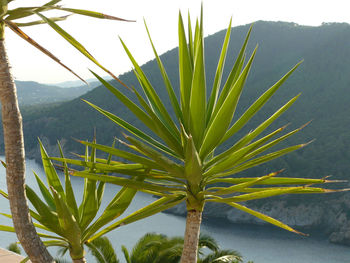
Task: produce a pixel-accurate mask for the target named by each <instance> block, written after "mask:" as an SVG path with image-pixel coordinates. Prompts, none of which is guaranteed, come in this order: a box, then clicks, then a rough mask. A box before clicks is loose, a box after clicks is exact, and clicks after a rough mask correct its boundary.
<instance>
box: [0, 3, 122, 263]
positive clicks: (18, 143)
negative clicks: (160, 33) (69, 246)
mask: <svg viewBox="0 0 350 263" xmlns="http://www.w3.org/2000/svg"><path fill="white" fill-rule="evenodd" d="M14 1H15V0H0V103H1V105H2V123H3V130H4V144H5V155H6V163H7V169H6V178H7V187H8V194H9V200H10V208H11V213H12V215H13V222H14V226H15V229H16V232H17V237H18V239H19V241H20V242H21V244H22V246H23V248H24V250H25V252H26V253H27V254H28V255H29V256H30V258H31V260H32V262H33V263H35V262H45V263H47V262H51V261H52V258H51V256H50V255H49V253H48V252H47V250H46V249H45V247H44V246H43V244H42V243H41V241H40V239H39V238H38V237H37V235H36V233H35V228H34V226H33V224H32V222H31V220H30V217H29V216H28V215H29V210H28V206H27V201H26V197H25V192H24V185H25V176H24V174H25V154H24V142H23V129H22V117H21V113H20V110H19V108H18V101H17V92H16V86H15V83H14V81H13V77H12V75H11V72H10V64H9V61H8V57H7V53H6V49H5V28H6V27H7V28H10V29H11V30H12V31H14V32H15V33H16V34H17V35H18V36H19V37H21V38H22V39H24V40H25V41H27V42H28V43H29V44H31V45H33V46H34V47H36V48H37V49H39V50H40V51H42V52H43V53H44V54H45V55H47V56H49V57H50V58H52V59H53V60H54V61H56V62H57V63H59V64H60V65H61V66H63V67H64V68H66V69H68V70H69V71H71V72H72V73H73V74H74V75H76V76H77V77H78V78H80V77H79V76H78V75H77V74H75V73H74V72H73V71H72V70H71V69H69V68H68V67H67V66H66V65H64V64H63V63H62V62H61V61H60V60H59V59H58V58H57V57H55V56H54V55H53V54H52V53H51V52H49V51H48V50H47V49H45V48H44V47H42V46H41V45H39V44H38V43H37V42H36V41H34V40H33V39H32V38H31V37H29V36H28V35H27V34H26V33H24V32H23V31H22V29H21V28H23V27H27V26H35V25H39V24H45V23H46V24H48V25H50V26H51V27H52V28H53V29H54V30H55V31H57V32H58V33H59V34H60V35H61V36H62V37H63V38H65V39H66V40H67V41H68V42H69V43H71V44H72V45H73V46H74V47H75V48H77V49H78V50H79V51H80V52H81V53H82V54H84V55H85V56H86V57H88V58H89V59H91V60H92V61H94V62H95V63H96V64H99V63H98V62H97V61H96V59H95V58H94V57H93V56H92V55H91V54H90V53H89V52H88V51H87V50H86V49H84V48H83V47H82V45H81V44H80V43H79V42H78V41H76V40H75V39H74V38H73V37H72V36H70V35H69V34H68V33H67V32H65V31H64V30H63V29H62V28H60V27H59V26H57V24H55V23H54V21H61V20H65V19H66V18H67V17H68V16H61V17H54V18H51V19H50V18H47V17H45V16H44V15H43V13H44V12H46V11H50V10H61V11H64V12H66V13H69V14H79V15H84V16H90V17H94V18H101V19H112V20H123V21H126V20H124V19H121V18H118V17H113V16H109V15H105V14H102V13H98V12H94V11H88V10H81V9H72V8H64V7H61V6H59V5H57V4H58V3H59V2H60V1H61V0H52V1H49V2H48V3H46V4H44V5H42V6H31V7H18V8H14V9H11V8H9V6H11V4H12V3H13V2H14ZM32 16H37V17H39V20H33V21H30V22H25V23H22V22H21V21H18V20H20V19H21V18H28V17H32ZM100 67H101V68H102V69H104V70H105V71H107V72H109V71H108V70H107V69H106V68H104V67H102V66H101V65H100ZM109 73H110V72H109ZM112 75H113V74H112ZM113 76H114V75H113ZM80 79H81V78H80ZM116 79H117V78H116Z"/></svg>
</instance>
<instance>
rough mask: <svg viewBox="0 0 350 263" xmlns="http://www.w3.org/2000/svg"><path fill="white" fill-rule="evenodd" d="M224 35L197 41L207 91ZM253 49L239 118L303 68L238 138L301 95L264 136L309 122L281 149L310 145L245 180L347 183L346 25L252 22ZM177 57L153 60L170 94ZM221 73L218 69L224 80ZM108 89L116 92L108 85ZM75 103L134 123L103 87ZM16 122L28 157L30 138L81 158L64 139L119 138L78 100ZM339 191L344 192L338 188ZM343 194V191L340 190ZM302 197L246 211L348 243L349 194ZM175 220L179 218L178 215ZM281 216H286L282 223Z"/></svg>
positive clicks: (232, 49) (151, 68)
mask: <svg viewBox="0 0 350 263" xmlns="http://www.w3.org/2000/svg"><path fill="white" fill-rule="evenodd" d="M247 30H248V25H246V26H240V27H235V28H233V29H232V39H231V42H230V46H229V51H228V54H229V55H228V58H227V60H226V61H227V65H228V66H227V67H226V69H228V68H229V65H230V64H232V63H233V61H234V57H235V56H236V54H237V53H238V49H239V47H240V45H241V43H242V42H243V39H244V36H245V34H246V32H247ZM224 35H225V32H224V31H221V32H218V33H216V34H213V35H211V36H208V37H207V38H206V40H205V46H206V69H207V71H208V72H209V74H208V76H207V77H208V79H207V84H208V87H210V86H211V83H212V80H213V75H214V74H215V68H216V65H217V61H218V57H219V52H220V49H221V46H222V41H223V39H224ZM126 42H127V39H126ZM257 43H259V50H258V53H257V56H256V59H255V62H254V65H253V68H252V71H251V73H250V76H249V79H248V81H247V83H246V87H245V90H244V92H243V94H242V97H241V101H240V104H239V105H238V111H239V112H243V111H244V110H245V109H246V108H247V106H249V105H250V104H251V103H252V102H253V101H254V100H255V99H256V98H257V97H258V96H259V95H260V94H262V93H263V92H264V91H265V90H266V89H267V88H268V87H269V86H271V85H272V84H273V83H274V82H275V81H277V80H278V79H279V78H280V77H281V76H282V75H284V73H286V72H287V71H288V70H289V69H290V68H291V67H292V66H293V65H295V64H296V63H297V62H299V61H300V60H302V59H304V63H303V64H302V66H301V67H300V68H299V69H298V70H297V71H296V72H295V73H294V74H293V76H292V77H291V78H290V79H289V80H288V81H287V82H286V84H285V85H284V87H282V88H281V90H280V91H279V92H278V93H277V94H276V95H275V96H274V98H273V99H272V101H271V102H270V103H269V104H267V105H266V106H265V107H264V108H263V109H262V110H261V112H260V113H259V114H257V116H256V117H255V118H254V119H253V120H252V121H251V122H250V123H249V124H248V125H247V126H246V127H245V131H244V132H248V131H249V130H251V129H253V128H254V127H256V126H257V125H258V124H259V123H260V122H261V121H262V120H264V119H266V118H267V117H268V116H269V115H270V114H271V113H272V112H274V111H275V110H276V109H278V107H279V106H281V105H283V104H284V103H285V102H286V101H288V100H289V99H290V98H291V97H293V96H295V95H297V94H298V93H300V92H301V93H302V96H301V97H300V99H299V100H298V101H297V102H296V103H295V105H293V107H292V108H291V109H290V110H289V111H288V112H287V113H286V114H284V115H283V116H282V117H281V118H280V119H278V121H277V122H276V123H275V125H274V126H273V127H271V129H274V128H277V127H280V126H283V125H285V124H287V123H290V122H291V125H290V126H289V130H291V129H293V128H296V127H300V126H302V125H303V124H305V123H306V122H308V121H310V120H312V123H311V124H310V125H308V126H307V127H306V128H305V129H304V130H303V131H302V132H300V133H299V134H297V135H296V136H294V137H292V138H291V139H289V141H288V142H286V145H293V144H297V143H303V142H308V141H311V140H313V139H316V141H315V142H313V143H312V144H310V145H309V146H308V147H306V148H304V149H302V150H300V151H297V152H295V153H292V154H290V155H288V156H286V157H284V158H280V159H278V160H276V161H274V162H271V163H269V164H267V165H262V166H259V167H257V168H254V169H251V170H249V171H247V172H246V173H245V175H247V176H249V175H253V174H260V175H263V174H266V173H269V172H271V171H275V170H280V169H281V168H286V172H285V173H286V175H289V176H293V177H297V176H301V177H310V178H316V177H317V178H319V177H324V176H328V175H333V177H332V178H333V179H347V178H348V173H349V172H348V171H349V167H350V162H349V159H350V132H349V131H350V118H349V116H350V109H349V107H348V105H349V101H350V74H349V72H350V63H349V58H350V45H349V43H350V25H348V24H338V23H327V24H323V25H322V26H319V27H309V26H300V25H297V24H295V23H283V22H263V21H259V22H256V23H255V25H254V29H253V32H252V36H251V39H250V44H249V48H248V50H249V52H251V51H252V49H253V48H254V47H255V45H256V44H257ZM145 44H146V43H145ZM177 52H178V51H177V49H173V50H170V51H168V52H166V53H165V54H163V55H162V56H161V59H162V60H163V62H164V64H165V67H166V69H167V72H168V74H169V77H170V79H171V81H172V84H173V85H174V86H175V87H176V86H178V62H177V57H178V53H177ZM143 69H144V71H145V72H146V74H147V75H148V77H149V80H150V81H151V82H152V84H153V85H154V86H155V87H157V91H158V92H159V94H160V97H161V98H162V99H163V100H164V101H165V102H167V101H168V98H167V95H166V91H165V88H164V86H163V83H162V80H161V77H160V73H159V71H158V69H157V66H156V62H155V61H150V62H148V63H146V64H145V65H143ZM227 74H228V72H227V70H226V71H225V75H226V76H227ZM120 77H121V79H122V80H123V81H124V82H125V83H127V84H128V85H129V86H135V87H138V84H137V81H136V79H135V77H134V76H133V74H132V72H129V73H126V74H124V75H122V76H120ZM113 84H115V85H116V86H117V87H119V88H120V89H124V87H122V86H120V85H118V84H116V83H114V82H113ZM81 98H84V99H86V100H88V101H91V102H92V103H94V104H96V105H99V106H101V107H103V108H104V109H106V110H108V111H111V112H113V113H115V114H117V115H119V116H123V118H125V119H126V120H128V121H131V122H133V123H135V122H136V120H135V118H134V117H133V116H132V115H130V114H129V113H128V111H127V110H126V109H125V108H124V107H123V106H122V105H121V104H120V103H118V102H117V101H116V100H115V98H113V96H111V94H110V93H109V92H108V91H107V90H106V89H105V88H103V87H98V88H96V89H93V90H91V91H90V92H88V93H86V94H85V95H83V96H82V97H81ZM165 104H166V105H168V104H169V103H165ZM237 116H239V114H237ZM23 118H24V134H25V142H26V149H27V153H28V155H29V156H35V155H37V141H36V137H37V136H40V137H41V138H43V139H44V141H45V144H46V146H47V147H48V148H50V149H52V150H53V149H54V148H53V147H54V145H55V143H56V140H57V139H59V140H63V142H64V149H65V151H66V152H69V151H78V152H81V150H80V149H79V145H78V144H77V143H74V142H73V141H72V140H71V138H72V137H73V138H79V139H91V137H92V133H93V128H94V127H96V130H97V140H98V142H100V143H104V144H109V143H111V141H112V139H113V137H114V136H117V137H120V132H121V130H120V129H119V128H118V127H117V126H115V125H113V124H112V123H111V122H110V121H109V120H107V119H106V118H104V117H102V116H101V115H99V114H98V113H96V112H95V111H94V110H92V109H91V108H89V107H88V106H87V105H86V104H85V103H83V102H82V101H81V100H80V98H78V99H74V100H72V101H69V102H64V103H62V104H60V105H54V106H52V107H48V108H46V109H39V110H35V111H33V110H31V111H23ZM136 124H137V123H136ZM138 124H139V123H138ZM1 138H2V137H1ZM237 138H239V135H237V137H234V138H233V141H234V140H236V139H237ZM231 143H232V141H231ZM1 144H2V142H1ZM224 147H225V146H224ZM341 187H344V184H342V185H341ZM345 187H347V185H346V184H345ZM304 198H305V197H304V196H296V197H294V196H292V197H290V196H288V197H283V198H281V199H274V198H272V199H271V201H270V202H268V203H267V204H266V203H259V202H253V203H251V204H250V206H251V207H252V206H253V207H257V208H258V209H260V210H261V211H263V212H266V213H268V214H270V215H272V216H276V217H277V218H280V219H282V220H284V222H286V223H289V224H291V225H295V226H299V227H304V228H314V227H319V228H322V229H323V230H322V231H324V232H326V233H327V234H330V233H332V236H331V239H332V241H334V242H340V243H348V244H350V238H349V237H350V235H349V232H350V213H349V211H350V197H349V194H335V195H329V196H320V195H317V196H316V195H315V196H313V197H312V199H311V202H308V203H305V202H303V199H304ZM265 204H266V205H265ZM219 210H220V209H219ZM219 210H218V209H216V208H210V209H209V213H208V216H220V217H223V218H227V219H229V220H231V221H233V222H254V223H259V222H257V221H254V220H253V219H252V218H250V217H249V218H245V217H244V216H242V215H240V214H239V213H236V212H235V211H232V210H229V209H221V210H220V211H219ZM176 213H181V210H178V211H176ZM283 214H284V215H286V216H285V217H282V215H283ZM348 226H349V227H348ZM346 235H347V237H346Z"/></svg>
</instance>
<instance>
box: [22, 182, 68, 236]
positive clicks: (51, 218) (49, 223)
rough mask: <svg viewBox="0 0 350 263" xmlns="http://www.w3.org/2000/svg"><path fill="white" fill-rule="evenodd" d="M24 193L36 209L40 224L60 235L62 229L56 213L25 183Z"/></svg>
mask: <svg viewBox="0 0 350 263" xmlns="http://www.w3.org/2000/svg"><path fill="white" fill-rule="evenodd" d="M26 195H27V198H28V200H29V201H30V203H31V204H32V205H33V206H34V208H35V209H36V211H38V214H39V216H40V217H39V218H36V219H37V220H38V221H39V222H40V223H41V224H43V225H44V226H45V227H47V228H48V229H50V230H51V231H53V232H55V233H56V234H58V235H62V233H63V232H62V229H61V228H60V225H59V223H58V219H57V213H56V212H54V211H53V210H51V209H50V208H49V207H48V206H47V205H46V204H45V203H44V202H43V201H41V199H40V198H39V197H38V196H37V194H36V193H35V191H34V190H33V189H32V188H30V187H29V186H28V185H26Z"/></svg>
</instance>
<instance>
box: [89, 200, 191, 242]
mask: <svg viewBox="0 0 350 263" xmlns="http://www.w3.org/2000/svg"><path fill="white" fill-rule="evenodd" d="M184 200H185V197H184V196H175V197H163V198H160V199H158V200H156V201H154V202H153V203H152V204H150V205H148V206H146V207H143V208H141V209H139V210H137V211H136V212H134V213H132V214H130V215H128V216H127V217H125V218H123V219H121V220H119V221H118V222H116V223H114V224H112V225H110V226H108V227H106V228H105V229H103V230H102V231H100V232H99V233H97V234H96V235H94V236H92V237H91V238H90V239H89V240H88V242H91V241H92V240H94V239H96V238H98V237H100V236H102V235H105V234H106V233H108V232H110V231H112V230H114V229H116V228H118V227H120V226H123V225H127V224H130V223H132V222H135V221H138V220H141V219H143V218H146V217H149V216H152V215H154V214H157V213H159V212H161V211H164V210H166V209H169V208H171V207H173V206H175V205H177V204H179V203H181V202H182V201H184Z"/></svg>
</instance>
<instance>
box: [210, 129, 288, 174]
mask: <svg viewBox="0 0 350 263" xmlns="http://www.w3.org/2000/svg"><path fill="white" fill-rule="evenodd" d="M287 126H288V125H285V126H283V127H281V128H278V129H276V130H275V131H273V132H271V133H270V134H268V135H266V136H264V137H263V138H261V139H259V140H257V141H256V142H254V143H252V144H251V146H253V147H250V148H251V151H252V152H250V153H248V154H246V155H245V156H244V157H243V158H241V159H240V161H239V162H240V163H241V162H244V161H246V160H249V159H250V158H251V157H254V156H255V155H257V154H258V153H261V152H263V151H264V150H266V149H268V148H269V147H267V146H269V145H270V143H269V144H266V145H264V146H263V147H260V146H261V145H263V144H264V143H266V142H267V141H269V140H270V139H271V138H272V137H274V136H275V135H276V134H278V133H280V132H282V131H283V130H284V129H285V128H286V127H287ZM282 137H284V136H282ZM277 140H278V139H277ZM275 141H276V140H274V142H275ZM258 147H260V148H259V149H257V148H258ZM255 149H256V150H255ZM236 152H237V151H236ZM253 153H254V154H255V153H256V154H255V155H252V154H253ZM234 154H235V152H234V151H233V150H232V148H229V149H228V150H226V151H224V152H222V153H220V154H218V155H216V156H215V157H213V158H211V159H210V160H209V161H208V162H207V163H206V164H205V166H204V168H205V169H207V168H209V167H211V166H213V165H215V163H217V162H219V161H225V160H227V159H229V158H230V157H233V155H234ZM248 156H250V157H248Z"/></svg>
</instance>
